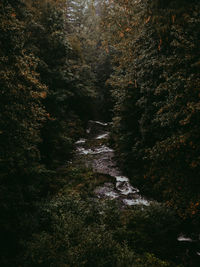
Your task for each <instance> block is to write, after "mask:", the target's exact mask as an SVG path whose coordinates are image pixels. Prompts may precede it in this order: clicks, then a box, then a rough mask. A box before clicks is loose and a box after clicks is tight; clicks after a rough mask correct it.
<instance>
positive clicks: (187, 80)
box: [102, 0, 200, 226]
mask: <svg viewBox="0 0 200 267" xmlns="http://www.w3.org/2000/svg"><path fill="white" fill-rule="evenodd" d="M181 3H182V1H181ZM184 3H185V4H184V5H182V4H181V5H180V1H173V0H172V1H140V2H138V3H135V2H133V1H132V2H131V1H113V3H112V4H108V3H105V7H106V9H105V15H104V20H103V21H102V27H103V29H104V30H105V31H107V33H108V35H107V41H108V42H109V44H111V45H112V46H114V47H115V49H116V51H117V53H116V56H115V57H114V60H113V64H115V66H116V67H115V73H113V75H112V76H111V78H110V79H109V80H108V83H109V84H110V85H111V86H112V88H113V89H112V91H113V99H114V101H115V105H114V118H113V137H112V138H113V141H114V142H115V147H116V150H117V152H118V156H119V159H120V161H119V162H120V163H121V165H122V166H123V167H124V169H125V171H126V172H128V173H129V174H130V175H131V176H132V177H134V178H133V181H134V183H136V184H137V185H138V186H139V188H140V189H142V190H143V192H145V193H146V194H149V195H151V196H153V197H157V199H159V200H164V201H166V202H167V204H168V205H169V206H173V207H174V209H175V210H176V211H177V212H178V214H179V215H180V216H181V217H182V218H184V219H185V218H188V219H190V220H191V219H192V220H193V223H194V224H195V225H196V226H197V225H198V222H197V217H198V216H199V200H200V195H199V185H200V184H199V178H198V177H199V163H198V162H199V161H198V159H199V142H198V140H199V134H198V133H199V126H198V123H197V121H198V118H199V90H198V89H197V88H199V77H198V70H199V64H198V62H199V27H198V24H199V12H198V11H199V2H197V1H191V2H184ZM113 10H114V12H113ZM133 14H134V16H133ZM117 18H119V20H118V22H117V23H116V19H117Z"/></svg>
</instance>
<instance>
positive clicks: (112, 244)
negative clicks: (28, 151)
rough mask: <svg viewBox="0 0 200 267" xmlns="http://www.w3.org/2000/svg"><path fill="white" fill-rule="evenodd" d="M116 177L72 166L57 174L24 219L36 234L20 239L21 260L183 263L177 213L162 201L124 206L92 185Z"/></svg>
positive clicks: (87, 263)
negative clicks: (96, 192) (45, 194)
mask: <svg viewBox="0 0 200 267" xmlns="http://www.w3.org/2000/svg"><path fill="white" fill-rule="evenodd" d="M112 179H113V178H112V177H110V176H108V175H103V174H96V173H93V172H92V171H91V170H90V169H86V168H77V167H74V166H71V167H69V168H66V169H65V171H63V172H62V173H60V174H57V178H56V179H55V180H53V179H52V180H51V188H53V190H51V193H50V194H49V196H48V197H45V198H44V200H43V202H42V203H41V202H40V203H37V204H36V206H37V208H36V209H35V215H34V220H31V221H30V219H29V218H26V222H25V223H26V224H27V225H29V227H30V225H32V226H31V229H32V233H31V234H30V235H29V238H28V239H27V238H26V240H25V239H23V240H21V244H22V247H23V254H20V255H19V265H20V266H55V267H57V266H58V267H59V266H134V267H145V266H146V267H150V266H155V267H159V266H160V267H161V266H166V267H167V266H170V267H171V266H184V265H180V261H181V260H180V258H177V257H176V256H177V255H179V254H180V253H179V251H178V248H177V244H176V237H177V229H178V224H179V223H178V221H177V219H176V217H175V215H174V213H173V212H172V211H171V210H170V209H166V208H164V207H163V206H162V205H161V204H152V205H151V206H150V207H145V206H133V207H127V208H121V207H119V204H118V203H117V202H115V201H114V200H113V201H109V200H106V199H105V200H98V198H95V196H94V194H93V193H92V192H93V191H94V188H95V187H96V186H98V185H101V184H102V183H104V182H107V181H112ZM33 224H34V225H33Z"/></svg>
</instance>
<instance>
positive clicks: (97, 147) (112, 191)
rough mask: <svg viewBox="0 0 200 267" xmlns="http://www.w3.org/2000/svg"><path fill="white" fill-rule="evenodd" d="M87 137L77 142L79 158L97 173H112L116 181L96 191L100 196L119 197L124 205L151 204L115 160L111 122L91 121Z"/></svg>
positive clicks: (105, 184)
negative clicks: (110, 130) (109, 139)
mask: <svg viewBox="0 0 200 267" xmlns="http://www.w3.org/2000/svg"><path fill="white" fill-rule="evenodd" d="M86 132H87V137H86V138H85V139H83V138H82V139H80V140H78V141H77V142H76V146H77V148H76V151H77V158H78V159H79V160H80V162H82V163H83V164H84V165H85V166H86V167H90V168H92V170H93V171H94V172H96V173H102V174H105V175H110V176H112V177H114V178H115V183H104V184H103V185H102V186H99V187H97V188H96V189H95V190H94V193H95V194H96V196H97V197H98V198H109V199H118V200H119V201H120V202H121V203H122V204H123V205H138V204H142V205H146V206H148V205H150V202H149V201H147V200H146V199H144V198H143V197H142V196H140V195H139V190H138V189H137V188H135V187H133V186H132V185H131V184H130V181H129V178H128V177H126V176H123V174H122V173H121V171H120V170H119V168H118V167H117V164H116V162H115V159H114V158H115V154H114V150H113V149H112V148H110V147H109V146H108V145H107V141H108V138H109V123H104V122H99V121H89V123H88V129H87V131H86Z"/></svg>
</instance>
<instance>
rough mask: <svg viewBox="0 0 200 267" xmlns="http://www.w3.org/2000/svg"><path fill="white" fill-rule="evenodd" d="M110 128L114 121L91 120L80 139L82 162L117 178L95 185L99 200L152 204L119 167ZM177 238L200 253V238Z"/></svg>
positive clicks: (78, 153) (188, 250) (78, 150)
mask: <svg viewBox="0 0 200 267" xmlns="http://www.w3.org/2000/svg"><path fill="white" fill-rule="evenodd" d="M109 128H110V123H106V122H100V121H92V120H90V121H89V122H88V128H87V130H86V137H85V138H81V139H80V140H78V141H77V142H76V157H77V158H78V159H79V161H80V162H81V163H82V164H84V165H85V166H86V167H89V168H91V169H92V170H93V171H94V172H96V173H100V174H105V175H109V176H111V177H114V178H115V179H114V181H115V182H114V183H113V182H106V183H104V184H103V185H101V186H98V187H97V188H95V190H94V193H95V195H96V196H97V198H99V199H101V198H103V199H105V198H108V199H115V200H118V201H119V202H120V203H121V205H122V206H124V207H125V206H132V205H145V206H149V205H150V204H151V202H152V201H150V200H147V199H146V198H145V197H143V196H141V195H140V191H139V189H138V188H136V187H134V186H133V185H131V183H130V180H129V178H128V177H126V176H124V175H123V173H122V172H121V170H120V169H119V168H118V167H117V163H116V161H115V153H114V150H113V149H112V148H111V147H109V146H108V139H109V134H110V132H109ZM177 241H179V244H180V245H181V246H182V247H183V248H184V250H185V253H186V254H190V253H191V254H192V255H193V256H192V257H198V256H200V249H199V240H193V239H191V238H190V237H187V236H185V235H184V234H182V233H180V235H179V237H178V238H177ZM198 266H200V264H199V265H198Z"/></svg>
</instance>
